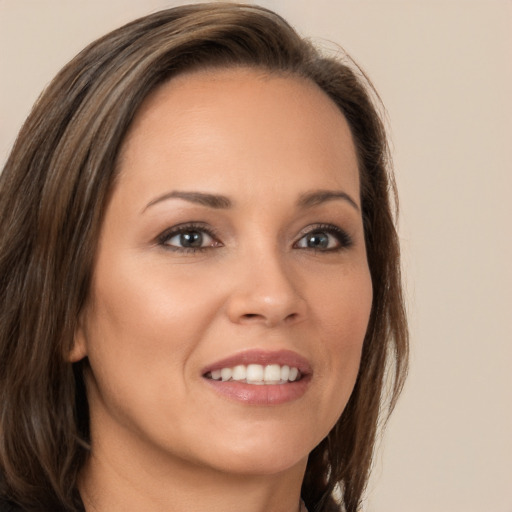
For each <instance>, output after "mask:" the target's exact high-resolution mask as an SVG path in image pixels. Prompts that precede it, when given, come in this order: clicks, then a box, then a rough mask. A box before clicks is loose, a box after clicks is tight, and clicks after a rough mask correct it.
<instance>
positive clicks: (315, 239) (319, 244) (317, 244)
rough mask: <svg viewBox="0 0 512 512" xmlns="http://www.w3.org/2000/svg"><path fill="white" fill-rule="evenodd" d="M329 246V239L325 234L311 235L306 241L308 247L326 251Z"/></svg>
mask: <svg viewBox="0 0 512 512" xmlns="http://www.w3.org/2000/svg"><path fill="white" fill-rule="evenodd" d="M328 246H329V237H328V236H327V235H326V234H325V233H313V234H312V235H311V236H310V237H309V239H308V247H313V248H315V249H318V248H320V249H326V248H327V247H328Z"/></svg>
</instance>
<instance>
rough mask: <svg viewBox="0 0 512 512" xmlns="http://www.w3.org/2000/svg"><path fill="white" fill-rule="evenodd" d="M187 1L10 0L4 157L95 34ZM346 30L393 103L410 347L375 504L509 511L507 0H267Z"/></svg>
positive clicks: (379, 462)
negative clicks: (42, 97)
mask: <svg viewBox="0 0 512 512" xmlns="http://www.w3.org/2000/svg"><path fill="white" fill-rule="evenodd" d="M177 3H179V2H172V1H164V0H160V1H158V0H101V1H99V0H87V1H80V0H0V70H1V79H0V163H2V164H3V163H4V162H5V159H6V156H7V153H8V151H9V148H10V146H11V145H12V143H13V142H14V139H15V137H16V133H17V131H18V130H19V128H20V126H21V123H22V122H23V120H24V118H25V116H26V115H27V114H28V112H29V110H30V107H31V105H32V103H33V102H34V101H35V99H36V98H37V96H38V95H39V93H40V91H41V90H42V88H43V87H44V86H45V84H47V83H48V82H49V80H50V79H51V78H52V77H53V75H54V74H55V73H56V72H57V71H58V70H59V69H60V67H62V65H63V64H64V63H65V62H67V60H69V59H70V58H71V57H72V56H73V55H74V54H75V53H77V52H78V51H79V50H80V49H81V48H82V47H83V46H85V45H86V44H87V43H88V42H90V41H91V40H93V39H95V38H96V37H98V36H100V35H102V34H104V33H105V32H107V31H108V30H110V29H113V28H115V27H117V26H119V25H120V24H122V23H124V22H127V21H130V20H131V19H133V18H135V17H137V16H139V15H144V14H147V13H149V12H152V11H155V10H158V9H159V8H163V7H166V6H171V5H176V4H177ZM260 3H261V4H263V5H265V6H268V7H271V8H274V9H275V10H277V11H278V12H279V13H281V14H283V15H284V16H285V17H286V18H287V19H288V20H289V21H290V22H292V24H294V25H295V26H296V27H297V28H298V29H299V31H300V32H301V33H303V34H304V35H308V36H312V37H313V38H314V39H316V40H317V41H319V42H320V44H322V45H325V46H328V47H329V46H331V43H328V41H334V42H336V43H338V44H340V45H342V46H343V47H344V48H345V49H346V50H347V51H348V52H349V53H350V54H351V55H352V56H353V57H354V58H355V59H356V61H358V62H359V63H360V64H361V65H362V66H363V68H364V69H366V71H367V72H368V74H369V75H370V77H371V79H372V80H373V82H374V83H375V85H376V87H377V89H378V91H379V92H380V94H381V96H382V99H383V101H384V103H385V105H386V106H387V109H388V115H389V123H390V128H391V137H392V142H393V148H394V158H395V166H396V173H397V181H398V185H399V189H400V197H401V220H400V232H401V239H402V246H403V253H404V272H405V275H406V280H407V301H408V307H409V312H410V323H411V340H412V361H411V371H410V378H409V380H408V383H407V386H406V389H405V392H404V395H403V397H402V399H401V401H400V403H399V406H398V407H397V410H396V412H395V414H394V416H393V417H392V420H391V422H390V424H389V428H388V430H387V433H386V435H385V437H384V439H383V442H382V444H381V449H380V451H379V453H378V456H377V457H376V464H375V471H374V474H373V477H372V480H371V483H370V486H369V489H368V497H367V499H366V502H365V510H366V511H371V512H373V511H375V512H488V511H493V512H512V377H511V374H512V371H511V368H512V328H511V325H512V320H511V318H512V314H511V310H512V272H511V264H512V229H511V223H512V208H511V199H510V196H511V190H512V179H511V171H512V166H511V153H512V100H511V95H512V2H510V1H506V0H502V1H498V0H463V1H455V0H445V1H434V0H396V1H391V0H380V1H379V0H375V1H369V0H331V1H329V0H275V1H271V0H266V1H261V2H260Z"/></svg>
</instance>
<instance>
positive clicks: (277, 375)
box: [207, 364, 301, 385]
mask: <svg viewBox="0 0 512 512" xmlns="http://www.w3.org/2000/svg"><path fill="white" fill-rule="evenodd" d="M300 376H301V375H300V372H299V370H298V368H295V367H294V366H292V367H290V366H287V365H283V366H280V365H278V364H269V365H266V366H263V365H261V364H248V365H247V366H246V365H243V364H240V365H237V366H234V367H233V368H222V369H220V370H213V371H212V372H210V373H209V374H208V375H207V377H209V378H211V379H213V380H222V381H223V382H225V381H228V380H236V381H245V382H246V383H247V384H256V385H258V384H284V383H286V382H293V381H295V380H297V379H299V378H300Z"/></svg>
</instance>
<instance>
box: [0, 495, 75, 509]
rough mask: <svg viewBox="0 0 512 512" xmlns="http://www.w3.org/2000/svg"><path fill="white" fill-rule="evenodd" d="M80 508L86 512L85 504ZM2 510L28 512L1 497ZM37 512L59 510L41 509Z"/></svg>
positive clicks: (0, 505) (0, 507) (0, 506)
mask: <svg viewBox="0 0 512 512" xmlns="http://www.w3.org/2000/svg"><path fill="white" fill-rule="evenodd" d="M79 510H81V511H83V512H85V507H84V506H83V504H82V505H81V508H80V509H79ZM0 512H26V511H25V509H23V508H21V507H20V506H19V505H16V504H14V503H12V502H10V501H7V500H6V499H4V498H1V497H0ZM31 512H35V511H31ZM37 512H57V511H54V510H40V511H37Z"/></svg>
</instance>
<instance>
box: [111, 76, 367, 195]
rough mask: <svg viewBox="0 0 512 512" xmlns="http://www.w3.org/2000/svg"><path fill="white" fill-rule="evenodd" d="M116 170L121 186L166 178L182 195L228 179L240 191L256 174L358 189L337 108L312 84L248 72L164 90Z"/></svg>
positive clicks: (152, 100)
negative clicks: (195, 182) (194, 186)
mask: <svg viewBox="0 0 512 512" xmlns="http://www.w3.org/2000/svg"><path fill="white" fill-rule="evenodd" d="M119 163H120V170H121V176H120V180H121V181H124V180H126V179H128V178H129V179H131V178H136V176H135V175H136V174H137V175H139V178H144V176H143V175H144V174H146V175H147V174H151V176H152V178H156V177H157V176H158V175H160V173H161V172H165V173H167V174H169V173H170V174H172V175H173V180H174V185H175V186H177V187H180V186H188V184H189V182H190V180H191V179H194V177H195V176H196V174H197V176H196V177H197V178H198V179H199V178H200V179H201V183H202V185H203V186H204V187H206V188H209V187H215V186H216V185H218V184H219V180H220V181H222V180H223V179H225V180H227V181H229V180H230V181H231V184H232V185H233V188H234V189H235V190H238V185H237V184H236V183H235V182H240V181H244V178H245V177H247V176H248V175H249V174H251V173H253V172H255V171H257V173H258V176H259V177H260V178H261V180H264V179H265V178H266V179H267V180H270V181H272V180H273V179H276V178H278V177H281V178H290V179H301V180H303V181H304V183H303V185H304V187H306V188H309V187H310V186H313V184H311V185H309V184H308V183H307V181H308V178H309V179H311V181H318V178H319V176H320V175H322V176H323V177H324V178H325V181H326V183H325V184H324V186H326V187H327V186H339V185H347V184H348V185H349V187H350V188H352V189H354V187H355V188H357V190H358V187H359V172H358V168H357V159H356V155H355V149H354V145H353V141H352V136H351V133H350V128H349V126H348V123H347V121H346V120H345V117H344V116H343V114H342V113H341V112H340V110H339V109H338V107H337V106H336V104H335V103H334V102H333V101H332V100H331V99H330V98H329V97H328V96H327V95H326V94H325V93H324V92H323V91H322V90H321V89H320V88H319V87H318V86H317V85H316V84H314V83H313V82H311V81H309V80H307V79H304V78H301V77H296V76H289V75H280V74H269V73H268V72H262V71H261V70H254V69H246V68H241V69H240V68H237V69H221V70H208V71H197V72H193V73H189V74H183V75H180V76H178V77H175V78H173V79H171V80H170V81H168V82H166V83H164V84H162V85H161V86H159V87H158V88H157V89H156V90H155V91H153V93H152V94H151V95H150V96H149V97H148V98H147V99H146V100H145V101H144V103H143V104H142V106H141V108H140V110H139V111H138V112H137V114H136V116H135V119H134V122H133V124H132V126H131V128H130V130H129V133H128V135H127V137H126V139H125V141H124V144H123V147H122V150H121V153H120V159H119ZM255 166H256V167H257V170H256V169H255ZM285 168H286V170H285ZM208 170H210V171H211V172H208ZM290 170H291V171H292V172H291V173H290ZM322 171H325V172H323V174H322ZM287 172H288V174H287ZM283 173H284V174H283ZM146 177H147V176H146ZM341 178H342V182H341V183H340V182H339V179H341ZM329 181H330V183H328V182H329ZM182 182H183V183H182ZM238 184H240V183H238Z"/></svg>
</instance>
